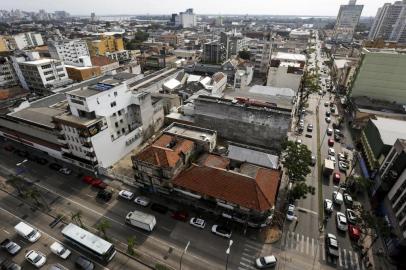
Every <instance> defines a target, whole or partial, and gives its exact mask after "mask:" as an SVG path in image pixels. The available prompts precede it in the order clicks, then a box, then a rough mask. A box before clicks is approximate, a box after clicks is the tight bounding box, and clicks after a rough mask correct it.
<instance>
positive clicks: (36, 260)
mask: <svg viewBox="0 0 406 270" xmlns="http://www.w3.org/2000/svg"><path fill="white" fill-rule="evenodd" d="M25 259H26V260H27V261H28V262H29V263H31V264H32V265H34V266H35V267H37V268H40V267H41V266H43V265H44V264H45V263H46V261H47V257H46V256H45V255H44V254H42V253H41V252H39V251H36V250H30V251H28V252H27V253H26V254H25Z"/></svg>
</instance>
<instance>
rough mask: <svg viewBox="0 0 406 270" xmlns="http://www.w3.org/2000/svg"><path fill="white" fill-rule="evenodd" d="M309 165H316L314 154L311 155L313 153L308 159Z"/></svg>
mask: <svg viewBox="0 0 406 270" xmlns="http://www.w3.org/2000/svg"><path fill="white" fill-rule="evenodd" d="M310 165H311V166H314V165H316V156H313V155H312V159H311V161H310Z"/></svg>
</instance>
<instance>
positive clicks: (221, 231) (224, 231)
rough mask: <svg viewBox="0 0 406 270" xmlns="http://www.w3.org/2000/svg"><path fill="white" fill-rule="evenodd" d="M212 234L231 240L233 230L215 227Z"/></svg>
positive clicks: (219, 226)
mask: <svg viewBox="0 0 406 270" xmlns="http://www.w3.org/2000/svg"><path fill="white" fill-rule="evenodd" d="M211 232H212V233H214V234H217V235H220V236H222V237H225V238H231V230H230V229H229V228H227V227H224V226H221V225H213V227H211Z"/></svg>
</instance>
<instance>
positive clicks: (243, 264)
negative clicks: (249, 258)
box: [240, 262, 254, 269]
mask: <svg viewBox="0 0 406 270" xmlns="http://www.w3.org/2000/svg"><path fill="white" fill-rule="evenodd" d="M240 265H242V266H245V267H248V268H249V269H253V268H254V267H252V265H249V264H246V263H243V262H240Z"/></svg>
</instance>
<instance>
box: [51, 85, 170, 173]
mask: <svg viewBox="0 0 406 270" xmlns="http://www.w3.org/2000/svg"><path fill="white" fill-rule="evenodd" d="M67 99H68V104H69V108H70V112H69V113H66V114H64V115H59V116H56V117H54V121H55V122H56V125H57V128H58V130H59V132H60V135H59V137H58V138H59V141H60V143H61V144H62V151H63V155H62V156H63V158H65V159H68V160H70V161H71V162H73V163H74V164H76V165H78V166H82V167H86V168H88V169H93V170H96V169H97V170H99V172H103V169H107V168H108V167H110V166H112V165H113V164H114V163H115V162H117V161H118V160H119V159H121V158H122V157H123V156H125V155H126V154H128V153H129V152H130V151H131V150H133V149H134V148H136V147H137V146H139V145H140V144H141V143H142V142H143V141H144V140H145V138H148V136H150V135H152V132H153V130H154V124H156V122H158V120H159V119H156V118H154V115H156V114H157V113H158V112H159V111H162V112H163V108H162V104H160V105H159V104H158V105H157V104H155V105H153V103H152V101H151V94H150V93H146V92H136V91H130V90H129V89H128V86H127V83H126V82H123V81H119V80H116V79H106V80H104V81H102V82H99V83H97V84H94V85H90V86H88V87H86V88H82V89H78V90H73V91H70V92H68V93H67ZM154 106H155V107H154ZM162 115H163V113H162ZM161 120H162V121H161V122H162V124H163V119H161ZM162 124H161V125H162Z"/></svg>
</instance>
